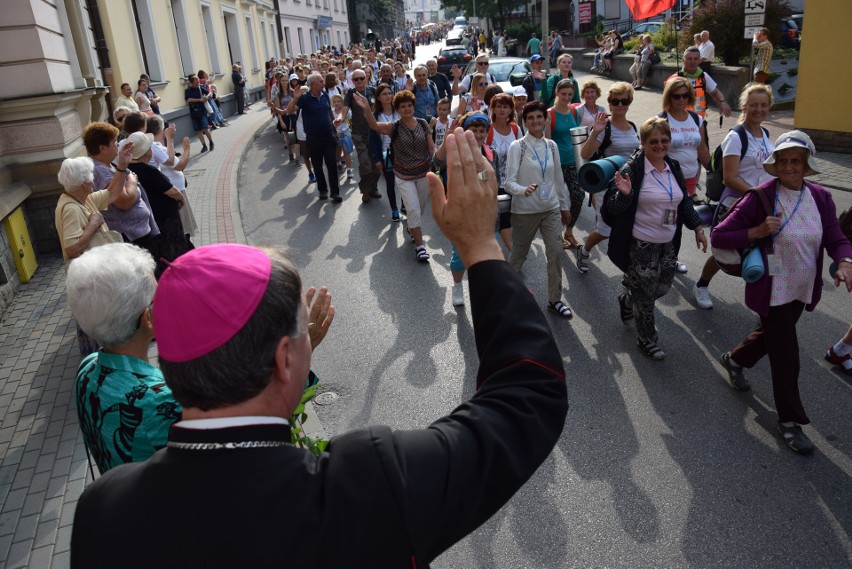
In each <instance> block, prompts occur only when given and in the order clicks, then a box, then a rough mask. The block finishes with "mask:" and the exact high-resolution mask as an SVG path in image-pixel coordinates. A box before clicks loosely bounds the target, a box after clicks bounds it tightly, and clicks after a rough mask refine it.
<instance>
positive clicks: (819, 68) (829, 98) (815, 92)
mask: <svg viewBox="0 0 852 569" xmlns="http://www.w3.org/2000/svg"><path fill="white" fill-rule="evenodd" d="M804 14H805V20H806V22H805V23H804V24H803V27H804V30H805V33H803V34H802V50H801V53H800V54H799V83H798V88H797V93H796V116H795V125H796V128H806V129H817V130H829V131H836V132H852V113H850V112H848V107H849V93H850V91H852V74H850V73H849V71H848V70H847V69H844V66H843V65H842V63H841V61H839V60H838V58H841V59H842V58H843V54H844V50H845V48H844V42H843V41H842V38H845V37H846V36H847V35H848V30H849V22H850V21H852V2H850V1H849V0H845V1H841V0H835V1H831V2H827V1H825V0H806V1H805V11H804Z"/></svg>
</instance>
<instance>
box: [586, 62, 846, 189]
mask: <svg viewBox="0 0 852 569" xmlns="http://www.w3.org/2000/svg"><path fill="white" fill-rule="evenodd" d="M574 75H575V77H576V79H577V83H578V84H579V85H580V88H581V89H582V86H583V82H584V81H587V80H590V79H591V80H594V81H595V82H597V84H598V86H599V87H600V88H601V92H602V95H601V98H600V99H598V104H599V105H603V106H604V107H606V93H607V91H608V90H609V88H610V86H611V85H612V84H613V83H616V82H617V81H619V79H611V78H609V77H603V76H601V75H597V74H595V73H589V72H585V71H575V72H574ZM628 82H629V80H628ZM662 94H663V93H662V90H659V89H656V88H653V87H652V88H647V87H646V88H643V89H642V90H641V91H636V93H635V95H634V98H633V104H632V105H631V106H630V111H629V112H628V113H627V118H628V120H631V121H633V122H634V123H636V126H637V127H638V126H639V125H640V124H642V122H643V121H644V120H645V119H647V118H649V117H651V116H653V115H655V114H657V113H659V112H660V111H662V110H663V109H662ZM793 115H794V112H793V111H772V112H770V113H769V118H767V119H766V120H765V121H763V126H764V127H765V128H766V130H768V131H769V135H770V136H771V138H772V140H773V141H774V140H776V139H777V138H778V136H780V135H781V134H782V133H785V132H788V131H791V130H793V129H794V127H793ZM738 119H739V112H738V111H734V112H733V113H732V114H731V116H730V118H726V119H724V121H723V123H722V127H721V128H720V127H719V107H718V106H716V103H715V101H714V102H711V103H710V106H709V109H708V112H707V121H708V124H707V127H708V130H707V133H708V134H709V135H710V152H713V150H714V149H715V148H716V146H718V145H719V144H720V143H721V142H722V139H724V138H725V135H726V134H727V133H728V130H729V129H731V128H732V127H733V126H734V125H735V124H736V123H737V120H738ZM817 161H818V162H819V165H820V168H821V169H820V174H818V175H816V176H810V177H808V179H809V180H811V181H813V182H816V183H818V184H821V185H823V186H826V187H831V188H834V189H837V190H844V191H847V192H852V154H836V153H832V152H819V148H817Z"/></svg>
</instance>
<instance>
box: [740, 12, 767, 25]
mask: <svg viewBox="0 0 852 569" xmlns="http://www.w3.org/2000/svg"><path fill="white" fill-rule="evenodd" d="M765 18H766V14H762V13H761V14H746V17H745V25H746V27H749V26H762V25H763V22H764V19H765Z"/></svg>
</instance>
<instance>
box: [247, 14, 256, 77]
mask: <svg viewBox="0 0 852 569" xmlns="http://www.w3.org/2000/svg"><path fill="white" fill-rule="evenodd" d="M246 32H247V34H248V35H247V37H248V47H249V54H250V55H251V68H252V70H254V69H259V67H258V63H257V44H256V43H255V42H254V26H253V25H252V22H251V14H246Z"/></svg>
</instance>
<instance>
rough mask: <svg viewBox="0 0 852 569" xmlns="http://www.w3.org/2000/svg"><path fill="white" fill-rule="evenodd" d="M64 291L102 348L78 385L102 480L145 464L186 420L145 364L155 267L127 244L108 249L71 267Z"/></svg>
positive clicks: (88, 441)
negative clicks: (130, 465)
mask: <svg viewBox="0 0 852 569" xmlns="http://www.w3.org/2000/svg"><path fill="white" fill-rule="evenodd" d="M65 284H66V291H67V294H68V304H69V306H70V307H71V311H72V312H73V314H74V317H75V318H76V319H77V322H78V324H79V325H80V327H81V328H82V329H83V330H84V331H86V333H88V334H90V335H91V336H92V337H93V338H95V339H96V340H97V341H98V342H99V343H100V344H101V345H102V346H103V349H102V350H100V351H98V352H97V353H93V354H91V355H89V356H87V357H86V358H84V359H83V361H82V362H80V367H79V368H78V370H77V379H76V382H75V384H74V395H75V400H76V402H77V418H78V419H79V421H80V430H81V431H82V432H83V442H84V443H85V445H86V448H87V449H88V450H89V453H90V454H91V455H92V458H93V459H94V461H95V463H96V464H97V465H98V470H100V472H101V474H103V473H104V472H106V471H107V470H109V469H110V468H113V467H114V466H118V465H119V464H124V463H127V462H139V461H143V460H146V459H148V458H149V457H150V456H151V455H152V454H154V452H156V451H157V450H158V449H160V448H162V447H164V446H165V445H166V443H167V442H168V434H169V427H171V425H172V423H174V422H175V421H177V420H178V419H180V416H181V407H180V404H179V403H177V402H176V401H175V399H174V396H173V395H172V392H171V390H170V389H169V387H168V385H166V382H165V380H164V378H163V374H162V372H161V371H160V370H159V369H158V368H156V367H155V366H153V365H151V364H150V363H148V347H149V346H150V344H151V341H152V340H153V339H154V329H153V326H152V324H151V303H152V302H153V300H154V291H155V290H156V288H157V281H156V280H155V278H154V259H153V258H152V257H151V255H150V254H149V253H148V252H147V251H145V250H144V249H141V248H139V247H136V246H135V245H131V244H130V243H114V244H109V245H104V246H103V247H98V248H97V249H93V250H91V251H88V252H87V253H85V254H84V255H82V256H81V257H79V258H78V259H75V260H74V261H72V262H71V264H70V265H69V266H68V275H67V277H66V281H65Z"/></svg>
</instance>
